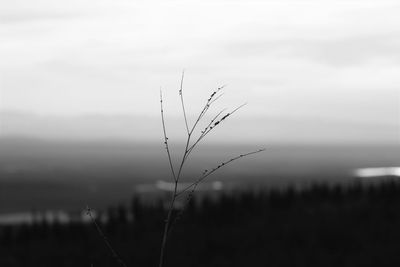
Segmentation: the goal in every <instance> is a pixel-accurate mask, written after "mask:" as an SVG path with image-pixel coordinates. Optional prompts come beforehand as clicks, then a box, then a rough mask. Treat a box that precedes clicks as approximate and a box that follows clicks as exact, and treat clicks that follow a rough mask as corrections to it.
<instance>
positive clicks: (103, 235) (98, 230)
mask: <svg viewBox="0 0 400 267" xmlns="http://www.w3.org/2000/svg"><path fill="white" fill-rule="evenodd" d="M86 215H88V216H89V217H90V219H91V221H92V223H93V225H94V226H95V227H96V230H97V232H98V233H99V235H100V237H101V238H102V239H103V241H104V243H105V244H106V246H107V248H108V250H110V252H111V255H112V257H113V258H114V259H115V260H116V261H117V262H118V263H119V264H120V265H121V266H123V267H127V266H126V264H125V262H124V261H123V260H122V259H121V257H120V256H118V254H117V252H116V251H115V250H114V248H113V247H112V245H111V243H110V241H109V240H108V238H107V236H106V235H105V234H104V232H103V231H102V230H101V227H100V225H99V224H98V223H97V221H96V219H95V218H94V217H93V214H92V209H91V208H89V206H87V207H86Z"/></svg>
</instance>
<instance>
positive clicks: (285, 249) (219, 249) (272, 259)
mask: <svg viewBox="0 0 400 267" xmlns="http://www.w3.org/2000/svg"><path fill="white" fill-rule="evenodd" d="M157 203H158V204H155V205H146V204H144V203H142V202H141V201H140V199H139V197H137V196H134V197H133V199H132V201H131V205H130V206H129V207H125V206H122V205H121V206H118V207H114V208H110V209H108V210H107V211H106V213H107V215H108V217H109V220H108V222H107V223H102V222H100V221H99V224H100V225H101V227H102V229H103V231H104V232H105V234H106V235H107V237H108V239H109V240H110V242H111V243H112V244H113V246H114V248H115V250H116V251H118V253H119V256H120V257H121V258H122V259H123V260H124V261H125V262H126V264H127V265H128V266H156V265H157V262H158V256H159V255H158V253H159V241H160V237H161V235H162V228H163V227H162V226H163V223H164V222H163V216H164V214H165V209H164V204H165V203H164V202H163V201H162V200H161V199H160V201H159V202H157ZM176 212H178V211H176ZM131 214H132V215H133V219H132V220H131V219H130V218H131V217H130V216H131ZM399 225H400V183H398V182H397V181H395V180H385V181H383V182H379V183H375V182H374V183H368V184H365V183H361V182H360V183H354V184H352V185H351V186H341V185H337V186H328V185H314V186H311V187H309V188H308V189H303V190H301V191H299V190H295V189H293V188H290V187H288V188H286V189H284V190H277V189H275V190H271V191H258V192H256V191H252V192H249V191H248V192H241V193H239V192H231V193H225V194H221V195H220V196H218V197H215V196H214V197H202V198H201V199H200V198H194V200H193V201H192V202H190V205H189V206H188V207H187V210H186V211H185V213H184V214H183V216H182V217H181V218H180V219H179V220H178V221H177V222H176V227H174V230H173V232H172V234H171V237H170V245H169V246H168V247H167V251H166V258H167V261H166V266H210V267H211V266H231V267H232V266H307V267H310V266H398V264H400V257H399V253H398V247H399V244H400V227H399ZM0 266H10V267H14V266H95V267H97V266H99V267H100V266H104V267H105V266H118V263H117V262H116V261H115V259H113V257H112V255H111V254H110V253H109V251H108V250H107V247H106V246H105V244H104V242H103V240H102V239H101V237H100V236H99V234H98V233H97V231H96V229H95V227H94V226H93V225H92V224H90V223H89V224H88V223H78V222H74V223H72V222H71V223H68V224H60V223H57V222H55V223H52V224H49V223H45V222H41V223H34V224H31V225H18V226H17V225H14V226H2V227H1V228H0Z"/></svg>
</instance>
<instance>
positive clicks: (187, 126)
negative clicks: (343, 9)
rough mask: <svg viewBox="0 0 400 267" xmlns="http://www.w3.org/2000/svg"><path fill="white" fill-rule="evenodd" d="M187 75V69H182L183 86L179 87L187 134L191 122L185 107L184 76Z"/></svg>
mask: <svg viewBox="0 0 400 267" xmlns="http://www.w3.org/2000/svg"><path fill="white" fill-rule="evenodd" d="M184 77H185V71H182V78H181V88H180V89H179V95H180V96H181V104H182V110H183V117H184V118H185V125H186V131H187V134H188V135H189V134H190V132H189V124H188V121H187V117H186V109H185V103H184V101H183V92H182V91H183V78H184Z"/></svg>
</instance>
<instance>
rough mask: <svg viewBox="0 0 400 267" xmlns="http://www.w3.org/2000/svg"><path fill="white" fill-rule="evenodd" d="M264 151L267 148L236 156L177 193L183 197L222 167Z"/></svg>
mask: <svg viewBox="0 0 400 267" xmlns="http://www.w3.org/2000/svg"><path fill="white" fill-rule="evenodd" d="M262 151H265V148H263V149H259V150H256V151H252V152H249V153H245V154H240V155H239V156H236V157H234V158H231V159H230V160H227V161H225V162H222V163H221V164H219V165H218V166H217V167H214V168H213V169H211V171H208V170H205V171H204V172H203V174H202V175H201V176H200V177H199V178H198V179H197V180H196V181H195V182H193V183H192V184H191V185H189V186H187V187H186V188H184V189H182V191H180V192H179V193H177V196H181V195H182V194H183V193H185V192H187V191H188V190H189V189H190V188H192V187H195V186H197V185H198V184H199V183H200V182H201V181H203V180H204V179H205V178H207V177H208V176H210V175H211V174H212V173H214V172H215V171H216V170H218V169H220V168H222V167H225V166H226V165H228V164H229V163H231V162H233V161H235V160H238V159H240V158H243V157H247V156H249V155H252V154H256V153H260V152H262Z"/></svg>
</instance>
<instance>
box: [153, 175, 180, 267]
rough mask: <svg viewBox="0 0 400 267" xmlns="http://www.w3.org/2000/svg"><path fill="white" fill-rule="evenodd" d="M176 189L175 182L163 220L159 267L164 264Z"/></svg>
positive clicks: (176, 183)
mask: <svg viewBox="0 0 400 267" xmlns="http://www.w3.org/2000/svg"><path fill="white" fill-rule="evenodd" d="M177 188H178V181H177V180H175V187H174V192H173V193H172V195H171V202H170V205H169V208H168V215H167V218H166V220H165V225H164V233H163V238H162V242H161V251H160V262H159V264H158V266H159V267H162V266H163V263H164V252H165V248H166V246H167V238H168V232H169V228H170V227H169V226H170V223H171V217H172V210H173V208H174V204H175V200H176V192H177Z"/></svg>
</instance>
